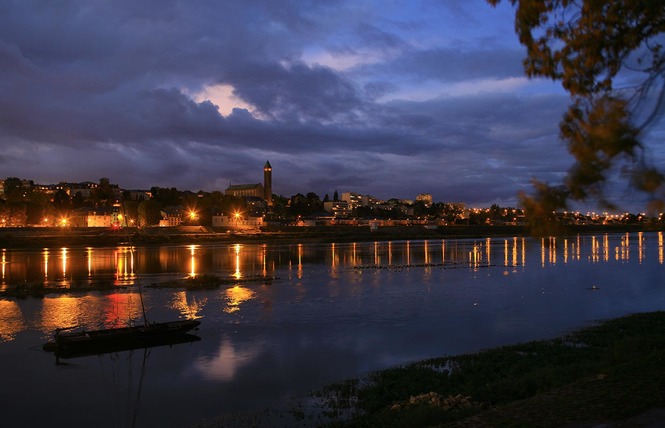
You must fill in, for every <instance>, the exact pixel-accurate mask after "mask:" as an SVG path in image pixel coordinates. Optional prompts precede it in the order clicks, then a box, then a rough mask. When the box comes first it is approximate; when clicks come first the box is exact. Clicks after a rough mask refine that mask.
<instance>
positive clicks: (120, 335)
mask: <svg viewBox="0 0 665 428" xmlns="http://www.w3.org/2000/svg"><path fill="white" fill-rule="evenodd" d="M200 324H201V322H200V321H197V320H179V321H170V322H163V323H152V324H146V325H137V326H131V327H119V328H110V329H103V330H89V331H76V332H56V334H55V336H54V341H53V342H48V343H46V344H45V345H44V346H43V349H44V350H46V351H49V352H54V353H55V354H56V356H58V357H61V358H74V357H77V356H84V355H95V354H103V353H108V352H119V351H125V350H131V349H138V348H146V347H153V346H164V345H173V344H177V343H183V342H192V341H195V340H200V338H198V337H197V336H194V335H192V334H188V332H189V331H191V330H193V329H195V328H196V327H198V326H199V325H200Z"/></svg>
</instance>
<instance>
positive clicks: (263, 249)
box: [261, 244, 268, 276]
mask: <svg viewBox="0 0 665 428" xmlns="http://www.w3.org/2000/svg"><path fill="white" fill-rule="evenodd" d="M266 247H267V245H266V244H263V245H262V246H261V274H262V275H263V276H267V275H268V254H267V253H268V252H267V248H266Z"/></svg>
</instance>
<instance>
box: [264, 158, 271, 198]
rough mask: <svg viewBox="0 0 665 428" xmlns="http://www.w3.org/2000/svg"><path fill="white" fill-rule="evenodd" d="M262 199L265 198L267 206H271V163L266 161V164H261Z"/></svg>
mask: <svg viewBox="0 0 665 428" xmlns="http://www.w3.org/2000/svg"><path fill="white" fill-rule="evenodd" d="M263 193H264V196H263V199H265V200H266V203H267V204H268V206H269V207H271V206H272V165H270V162H268V161H266V164H265V165H263Z"/></svg>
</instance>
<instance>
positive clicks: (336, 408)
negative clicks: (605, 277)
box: [293, 312, 665, 427]
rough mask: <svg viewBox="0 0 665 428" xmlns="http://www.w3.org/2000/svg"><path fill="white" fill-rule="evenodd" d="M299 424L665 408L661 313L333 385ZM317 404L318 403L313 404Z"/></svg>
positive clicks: (566, 417)
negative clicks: (310, 421) (307, 419)
mask: <svg viewBox="0 0 665 428" xmlns="http://www.w3.org/2000/svg"><path fill="white" fill-rule="evenodd" d="M306 401H307V403H308V405H304V404H302V403H301V404H300V406H299V407H298V408H297V410H294V411H293V416H296V417H299V418H311V419H317V420H318V421H319V422H320V424H321V425H326V426H332V427H345V426H353V427H363V426H367V427H374V426H381V427H404V426H409V427H426V426H439V427H457V426H474V427H475V426H492V427H517V426H519V427H557V426H562V425H564V424H570V423H574V422H597V423H600V422H603V421H611V420H623V419H626V418H628V417H631V416H634V415H637V414H639V413H641V412H644V411H647V410H649V409H652V408H656V407H661V406H665V312H656V313H647V314H637V315H631V316H627V317H624V318H619V319H616V320H611V321H607V322H604V323H602V324H600V325H598V326H594V327H591V328H587V329H584V330H580V331H577V332H575V333H572V334H569V335H567V336H565V337H561V338H557V339H553V340H545V341H537V342H530V343H524V344H520V345H514V346H505V347H500V348H496V349H491V350H487V351H482V352H479V353H475V354H469V355H462V356H454V357H444V358H437V359H431V360H427V361H421V362H417V363H413V364H408V365H405V366H402V367H396V368H392V369H388V370H384V371H380V372H376V373H372V374H370V375H369V376H367V377H366V378H363V379H354V380H350V381H347V382H343V383H340V384H336V385H332V386H330V387H328V388H326V389H324V390H322V391H319V392H317V393H315V394H313V395H312V396H311V397H310V398H309V399H308V400H306ZM312 403H316V405H313V404H312Z"/></svg>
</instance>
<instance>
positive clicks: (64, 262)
mask: <svg viewBox="0 0 665 428" xmlns="http://www.w3.org/2000/svg"><path fill="white" fill-rule="evenodd" d="M61 253H62V277H63V278H64V279H67V248H63V249H62V250H61Z"/></svg>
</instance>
